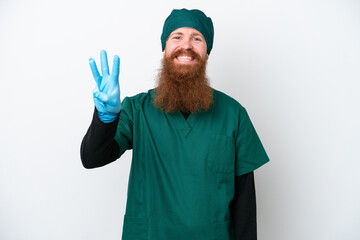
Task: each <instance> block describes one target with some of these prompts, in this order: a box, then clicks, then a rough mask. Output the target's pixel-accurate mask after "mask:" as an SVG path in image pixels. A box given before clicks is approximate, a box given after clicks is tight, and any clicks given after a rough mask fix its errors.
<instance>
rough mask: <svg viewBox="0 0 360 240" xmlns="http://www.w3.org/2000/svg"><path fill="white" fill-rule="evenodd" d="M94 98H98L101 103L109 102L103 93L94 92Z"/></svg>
mask: <svg viewBox="0 0 360 240" xmlns="http://www.w3.org/2000/svg"><path fill="white" fill-rule="evenodd" d="M94 97H96V98H98V99H99V100H100V101H102V102H103V103H107V102H109V96H108V95H107V94H106V93H103V92H94Z"/></svg>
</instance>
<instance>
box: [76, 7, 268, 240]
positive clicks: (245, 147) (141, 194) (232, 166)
mask: <svg viewBox="0 0 360 240" xmlns="http://www.w3.org/2000/svg"><path fill="white" fill-rule="evenodd" d="M213 37H214V30H213V24H212V20H211V19H210V18H208V17H207V16H206V15H205V14H204V13H203V12H201V11H199V10H187V9H181V10H173V11H172V13H171V14H170V15H169V17H168V18H167V19H166V21H165V23H164V27H163V33H162V36H161V42H162V48H163V52H164V57H163V61H162V68H161V71H160V73H159V77H158V84H157V87H156V88H155V89H152V90H149V91H148V92H147V93H140V94H138V95H136V96H133V97H126V98H125V99H124V100H123V102H122V103H121V102H120V88H119V83H118V74H119V58H118V57H117V56H115V57H114V63H113V69H112V73H111V74H110V73H109V69H108V63H107V57H106V52H105V51H102V52H101V69H102V74H103V75H102V76H100V74H99V72H98V70H97V67H96V65H95V61H94V60H93V59H90V67H91V70H92V73H93V75H94V78H95V80H96V83H97V87H96V88H95V90H94V102H95V106H96V108H95V112H94V116H93V120H92V123H91V125H90V127H89V130H88V132H87V133H86V135H85V137H84V139H83V142H82V146H81V159H82V163H83V165H84V167H85V168H94V167H100V166H103V165H105V164H108V163H110V162H112V161H114V160H116V159H118V158H119V157H120V156H121V155H122V154H123V153H124V152H125V151H126V150H127V149H133V159H132V165H131V172H130V177H129V185H128V199H127V206H126V214H125V218H124V226H123V238H122V239H123V240H140V239H147V240H178V239H179V240H180V239H196V240H205V239H208V240H210V239H211V240H215V239H218V240H230V239H231V240H232V239H237V240H239V239H241V240H250V239H256V203H255V186H254V175H253V171H254V170H255V169H256V168H258V167H260V166H261V165H263V164H264V163H266V162H267V161H268V160H269V159H268V157H267V155H266V153H265V150H264V148H263V147H262V144H261V142H260V140H259V137H258V135H257V134H256V132H255V129H254V127H253V125H252V124H251V121H250V119H249V116H248V115H247V113H246V110H245V109H244V108H243V107H242V106H241V105H240V104H239V103H238V102H237V101H236V100H234V99H232V98H231V97H229V96H227V95H225V94H224V93H221V92H219V91H217V90H215V89H212V88H211V87H210V86H209V82H208V79H207V77H206V62H207V58H208V55H209V54H210V52H211V49H212V44H213Z"/></svg>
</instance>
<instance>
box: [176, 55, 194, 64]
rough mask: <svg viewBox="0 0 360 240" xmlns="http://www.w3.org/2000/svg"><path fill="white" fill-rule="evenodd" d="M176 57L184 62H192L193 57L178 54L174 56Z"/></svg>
mask: <svg viewBox="0 0 360 240" xmlns="http://www.w3.org/2000/svg"><path fill="white" fill-rule="evenodd" d="M176 59H177V60H178V61H179V62H183V63H186V62H192V61H193V60H194V59H195V58H194V57H192V56H189V55H179V56H176Z"/></svg>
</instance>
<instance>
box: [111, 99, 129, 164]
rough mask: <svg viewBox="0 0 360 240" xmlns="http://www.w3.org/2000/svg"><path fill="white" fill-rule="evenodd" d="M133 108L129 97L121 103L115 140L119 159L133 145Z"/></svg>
mask: <svg viewBox="0 0 360 240" xmlns="http://www.w3.org/2000/svg"><path fill="white" fill-rule="evenodd" d="M132 117H133V107H132V104H131V99H130V98H129V97H126V98H124V100H123V101H122V108H121V111H120V115H119V123H118V127H117V131H116V135H115V140H116V142H117V143H118V144H119V147H120V154H119V157H120V156H121V155H122V154H123V153H124V152H125V151H126V150H128V149H132V143H133V121H132Z"/></svg>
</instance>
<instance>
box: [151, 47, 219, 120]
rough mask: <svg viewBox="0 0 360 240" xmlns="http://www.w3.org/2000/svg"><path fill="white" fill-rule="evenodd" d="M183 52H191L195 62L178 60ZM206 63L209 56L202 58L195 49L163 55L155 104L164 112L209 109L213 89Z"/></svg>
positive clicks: (193, 111) (194, 111) (188, 111)
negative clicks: (181, 62)
mask: <svg viewBox="0 0 360 240" xmlns="http://www.w3.org/2000/svg"><path fill="white" fill-rule="evenodd" d="M181 53H184V54H190V55H191V56H192V57H193V58H195V59H194V61H196V63H194V64H176V63H175V62H174V59H175V57H176V56H177V55H180V54H181ZM206 64H207V56H206V57H204V58H201V57H200V56H199V55H198V54H197V53H195V52H194V51H193V50H179V51H176V52H174V53H173V54H171V55H170V56H168V57H167V56H165V55H164V57H163V60H162V68H161V69H160V72H159V76H158V83H157V87H156V88H155V98H154V105H155V106H156V107H157V108H159V109H160V110H162V111H164V112H165V113H167V112H176V111H178V110H179V111H181V112H183V113H190V112H191V113H196V112H200V111H207V110H208V109H209V108H210V107H211V105H212V103H213V91H212V88H211V87H210V84H209V81H208V78H207V76H206Z"/></svg>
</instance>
